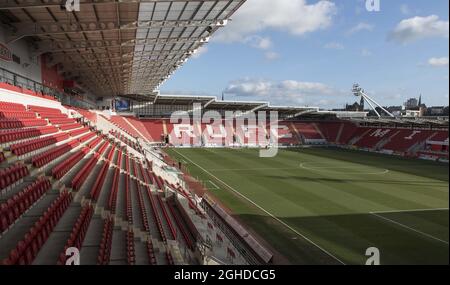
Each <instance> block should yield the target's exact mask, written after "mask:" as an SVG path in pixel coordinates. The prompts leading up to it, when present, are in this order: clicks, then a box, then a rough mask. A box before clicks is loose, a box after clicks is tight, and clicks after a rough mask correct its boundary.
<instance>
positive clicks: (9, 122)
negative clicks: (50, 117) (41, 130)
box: [0, 118, 48, 129]
mask: <svg viewBox="0 0 450 285" xmlns="http://www.w3.org/2000/svg"><path fill="white" fill-rule="evenodd" d="M47 124H48V123H47V121H46V120H44V119H38V118H36V119H16V118H8V119H5V118H0V129H18V128H25V127H37V126H46V125H47Z"/></svg>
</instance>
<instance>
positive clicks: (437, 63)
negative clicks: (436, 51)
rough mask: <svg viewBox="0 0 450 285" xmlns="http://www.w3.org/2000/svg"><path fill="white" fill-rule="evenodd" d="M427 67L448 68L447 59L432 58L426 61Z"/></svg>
mask: <svg viewBox="0 0 450 285" xmlns="http://www.w3.org/2000/svg"><path fill="white" fill-rule="evenodd" d="M428 65H430V66H433V67H446V66H448V57H432V58H430V59H429V60H428Z"/></svg>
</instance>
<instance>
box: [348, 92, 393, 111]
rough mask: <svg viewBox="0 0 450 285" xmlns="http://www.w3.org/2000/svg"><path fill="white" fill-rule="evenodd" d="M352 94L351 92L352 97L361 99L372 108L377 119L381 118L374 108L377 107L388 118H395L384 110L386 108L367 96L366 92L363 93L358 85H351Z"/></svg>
mask: <svg viewBox="0 0 450 285" xmlns="http://www.w3.org/2000/svg"><path fill="white" fill-rule="evenodd" d="M352 92H353V95H355V96H356V97H361V98H362V99H363V100H364V101H365V102H367V103H368V104H369V105H370V107H371V108H372V110H373V111H374V112H375V113H376V114H377V116H378V118H381V115H380V113H379V112H378V111H377V109H376V107H379V108H380V109H381V110H383V111H384V112H385V113H386V114H388V115H389V116H390V117H392V118H395V116H394V115H393V114H392V113H391V112H389V111H388V110H386V108H384V107H383V106H381V105H380V104H379V103H378V102H376V101H375V100H373V99H372V98H371V97H370V96H369V95H367V94H366V92H365V91H364V89H362V88H361V86H359V84H353V89H352Z"/></svg>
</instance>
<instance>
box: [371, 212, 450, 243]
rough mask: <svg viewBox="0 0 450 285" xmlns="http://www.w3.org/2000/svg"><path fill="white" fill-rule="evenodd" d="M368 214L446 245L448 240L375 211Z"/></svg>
mask: <svg viewBox="0 0 450 285" xmlns="http://www.w3.org/2000/svg"><path fill="white" fill-rule="evenodd" d="M370 214H372V215H374V216H376V217H378V218H380V219H383V220H386V221H388V222H391V223H393V224H396V225H398V226H401V227H403V228H405V229H408V230H411V231H413V232H416V233H418V234H421V235H424V236H426V237H429V238H431V239H434V240H437V241H440V242H442V243H445V244H447V245H448V241H445V240H442V239H440V238H437V237H435V236H432V235H430V234H427V233H424V232H421V231H419V230H416V229H413V228H411V227H408V226H407V225H404V224H402V223H399V222H397V221H394V220H391V219H388V218H386V217H383V216H381V215H378V214H376V213H370Z"/></svg>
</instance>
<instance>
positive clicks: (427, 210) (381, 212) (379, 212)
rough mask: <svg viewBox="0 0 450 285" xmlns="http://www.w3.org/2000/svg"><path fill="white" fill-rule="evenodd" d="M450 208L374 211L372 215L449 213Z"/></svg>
mask: <svg viewBox="0 0 450 285" xmlns="http://www.w3.org/2000/svg"><path fill="white" fill-rule="evenodd" d="M448 210H449V208H428V209H409V210H408V209H406V210H392V211H374V212H370V213H371V214H389V213H407V212H429V211H448Z"/></svg>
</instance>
